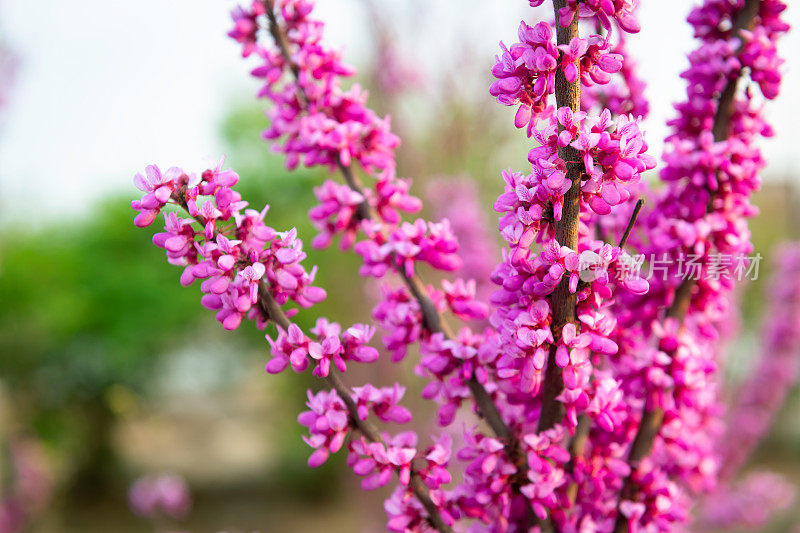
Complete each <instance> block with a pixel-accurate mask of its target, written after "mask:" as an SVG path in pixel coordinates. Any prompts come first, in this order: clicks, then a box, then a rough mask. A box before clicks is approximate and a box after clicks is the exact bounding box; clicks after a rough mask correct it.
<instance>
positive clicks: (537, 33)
mask: <svg viewBox="0 0 800 533" xmlns="http://www.w3.org/2000/svg"><path fill="white" fill-rule="evenodd" d="M552 33H553V31H552V28H551V26H550V25H549V24H548V23H546V22H539V23H538V24H536V25H535V26H529V25H527V24H526V23H525V22H520V26H519V31H518V36H519V39H520V42H518V43H515V44H513V45H511V47H510V48H507V47H506V46H505V45H504V44H502V43H501V46H502V48H503V53H502V54H501V55H499V56H497V62H496V63H495V65H494V67H493V68H492V75H493V76H494V77H495V78H497V81H495V82H494V83H492V85H491V87H490V88H489V93H490V94H491V95H492V96H494V97H496V98H497V101H498V102H500V103H501V104H503V105H507V106H513V105H518V104H519V107H518V108H517V113H516V115H515V117H514V125H515V126H516V127H518V128H523V127H527V129H528V135H529V136H530V134H531V128H533V126H534V124H535V122H536V120H537V117H538V116H539V115H540V114H542V112H544V111H545V109H546V108H547V105H548V103H547V102H548V96H550V95H552V94H553V93H554V92H555V75H556V71H557V70H559V68H560V69H561V70H562V71H563V72H564V76H565V78H566V79H567V81H568V82H570V83H574V82H575V81H576V80H577V79H578V77H580V78H581V80H582V81H583V83H585V84H587V85H591V84H593V83H600V84H604V83H608V81H609V80H610V79H611V74H614V73H615V72H618V71H619V70H620V69H621V68H622V61H621V56H620V55H619V54H615V53H612V52H610V42H609V41H608V40H607V39H605V38H603V37H602V36H600V35H593V36H591V37H590V38H589V39H580V38H578V37H575V38H573V39H572V41H570V43H569V44H568V45H560V46H558V47H557V46H556V45H555V44H554V43H553V38H552ZM559 52H561V66H560V67H559Z"/></svg>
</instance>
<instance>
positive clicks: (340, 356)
mask: <svg viewBox="0 0 800 533" xmlns="http://www.w3.org/2000/svg"><path fill="white" fill-rule="evenodd" d="M311 333H312V334H313V335H315V338H314V339H312V338H310V337H308V336H306V335H305V334H304V333H303V332H302V331H301V330H300V328H299V327H297V326H296V325H295V324H292V325H291V326H289V328H288V330H284V329H283V328H282V327H280V326H278V334H277V336H276V338H275V339H274V340H273V339H272V338H270V337H269V336H267V340H268V341H269V343H270V345H271V346H272V356H273V359H272V360H271V361H270V362H269V363H267V366H266V370H267V372H269V373H270V374H279V373H280V372H283V370H284V369H285V368H286V367H287V366H289V365H291V366H292V370H294V371H295V372H304V371H305V370H306V369H307V368H308V365H309V362H310V361H313V362H315V364H316V366H315V367H314V375H316V376H320V377H326V376H327V375H328V374H329V373H330V371H331V364H333V366H334V367H336V368H337V369H338V370H339V371H340V372H346V371H347V365H346V363H345V361H358V362H361V363H371V362H373V361H376V360H377V359H378V351H377V350H376V349H375V348H373V347H371V346H367V343H368V342H369V341H370V340H371V339H372V336H373V335H374V334H375V328H372V327H370V326H367V325H364V324H356V325H354V326H351V327H350V328H348V329H347V330H346V331H345V332H344V333H342V328H341V326H339V324H336V323H331V322H328V321H327V320H326V319H324V318H320V319H319V320H317V324H316V326H315V327H314V328H312V329H311Z"/></svg>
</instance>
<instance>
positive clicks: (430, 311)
mask: <svg viewBox="0 0 800 533" xmlns="http://www.w3.org/2000/svg"><path fill="white" fill-rule="evenodd" d="M264 1H265V4H266V7H267V17H268V19H269V23H270V25H269V26H270V27H269V30H270V34H271V35H272V37H273V39H274V40H275V44H276V45H277V47H278V48H279V49H280V53H281V55H282V56H283V58H284V59H285V60H286V62H287V63H288V64H289V65H290V67H291V70H292V72H293V73H294V75H295V78H297V77H298V75H299V68H298V67H297V65H296V64H295V63H294V61H293V60H292V57H291V53H290V52H289V43H288V41H287V39H286V36H285V34H284V32H283V30H282V29H281V27H280V24H279V23H278V20H277V18H276V16H275V12H274V2H273V0H264ZM297 93H298V94H299V95H300V96H299V97H300V99H301V100H302V101H303V102H304V103H305V105H308V99H307V97H306V95H305V93H304V91H303V90H302V88H301V87H298V90H297ZM338 168H339V171H340V172H341V173H342V176H343V177H344V180H345V183H347V185H348V186H349V187H350V188H351V189H352V190H353V191H355V192H357V193H358V194H360V195H361V196H362V197H363V198H364V200H363V202H362V203H361V204H360V205H359V208H358V209H359V216H361V218H362V219H364V220H366V219H372V220H376V219H377V218H378V217H377V215H376V213H375V211H374V209H373V208H372V206H371V205H369V202H368V201H367V199H366V195H365V194H364V186H363V185H362V183H361V180H360V179H359V178H358V176H357V175H356V174H355V173H354V172H353V170H352V168H351V167H349V166H346V165H344V164H342V163H341V161H340V162H338ZM393 264H394V263H393ZM395 270H396V271H397V272H398V273H399V274H400V277H401V278H402V279H403V282H404V283H405V284H406V286H407V287H408V290H409V291H410V292H411V294H412V296H414V298H415V299H416V300H417V302H418V303H419V306H420V309H421V311H422V315H423V321H424V325H425V328H426V329H427V330H428V332H430V333H442V334H444V336H445V337H446V338H448V339H452V338H453V337H454V335H453V331H452V330H451V329H450V327H449V326H448V325H447V323H446V322H445V321H444V320H443V318H442V316H441V314H440V313H439V311H438V310H437V309H436V306H435V305H434V304H433V301H432V300H431V299H430V297H429V296H428V291H427V289H426V288H425V284H424V283H423V282H422V280H421V279H420V278H419V276H417V275H413V276H408V275H406V274H405V272H404V271H403V269H402V268H401V269H395ZM467 384H468V386H469V389H470V391H471V392H472V394H473V396H474V397H475V403H476V405H477V406H478V410H479V412H480V414H481V416H483V418H484V419H485V420H486V422H487V424H489V426H490V427H491V428H492V431H494V433H495V434H496V435H498V436H499V437H502V438H506V439H510V438H512V433H511V430H510V429H509V427H508V425H506V423H505V422H504V421H503V418H502V416H501V415H500V411H499V410H498V409H497V406H496V405H495V404H494V401H493V400H492V397H491V395H490V394H489V393H488V391H486V388H485V387H484V386H483V385H482V384H481V383H480V382H478V381H477V380H476V379H475V378H474V377H473V378H470V380H469V381H468V383H467ZM510 444H512V443H510Z"/></svg>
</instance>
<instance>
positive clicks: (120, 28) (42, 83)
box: [0, 0, 800, 218]
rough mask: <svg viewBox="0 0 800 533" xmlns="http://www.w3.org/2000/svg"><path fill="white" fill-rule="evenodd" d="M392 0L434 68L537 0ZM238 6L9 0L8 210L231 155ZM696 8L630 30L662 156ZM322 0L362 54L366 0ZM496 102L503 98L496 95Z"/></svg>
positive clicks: (799, 81) (645, 9) (78, 205)
mask: <svg viewBox="0 0 800 533" xmlns="http://www.w3.org/2000/svg"><path fill="white" fill-rule="evenodd" d="M377 1H378V3H379V5H381V4H380V2H381V1H383V0H377ZM385 2H386V4H388V5H390V6H391V7H393V8H395V9H394V10H395V11H397V12H402V11H403V9H406V10H407V9H409V8H408V6H409V5H411V6H417V12H421V13H425V16H424V18H421V19H419V20H416V21H414V22H413V23H412V25H410V26H408V27H411V28H414V30H415V35H414V36H413V38H410V39H408V40H407V42H401V43H400V46H401V47H408V50H409V52H410V53H413V54H417V55H418V56H419V57H422V58H423V59H424V61H425V63H426V65H428V66H433V67H435V65H436V64H437V62H445V61H447V60H448V43H452V42H456V41H457V40H459V39H460V40H463V39H464V35H467V36H469V40H470V41H471V43H472V45H473V46H474V49H475V50H476V51H477V52H478V53H483V54H485V55H486V58H487V59H486V60H487V61H488V60H489V59H488V58H491V57H492V56H493V55H494V54H495V52H496V50H497V42H498V41H499V40H500V39H504V40H506V42H510V41H512V40H513V39H514V36H515V34H516V27H517V24H518V21H519V19H520V15H521V14H523V13H526V12H527V13H529V14H530V8H527V7H526V6H527V2H525V1H524V0H459V2H453V0H385ZM234 4H235V3H234V2H233V1H231V0H168V1H165V0H137V1H136V2H131V1H130V0H70V1H69V2H64V1H55V0H3V1H2V3H0V35H1V36H2V37H3V39H4V40H5V41H6V42H7V43H9V44H10V45H12V46H13V47H14V48H15V49H16V51H17V52H18V54H19V55H20V60H21V69H20V71H19V73H18V79H17V81H16V88H15V90H14V92H13V94H12V101H11V105H10V107H9V108H8V109H6V110H4V111H3V113H4V115H5V116H4V117H3V120H2V126H1V127H2V129H1V130H0V190H2V193H0V218H6V217H8V216H10V215H12V214H21V213H26V212H29V209H30V207H31V205H33V204H32V202H35V205H36V206H37V208H39V209H37V211H38V212H39V213H49V214H51V215H54V214H58V215H63V214H79V213H81V212H85V211H87V210H88V209H91V201H92V200H93V199H95V198H97V197H98V196H99V195H102V194H104V193H108V192H111V191H119V190H123V191H124V190H126V189H129V190H130V191H131V194H132V195H133V189H132V185H131V176H132V175H133V174H134V173H135V172H136V171H138V170H139V169H141V168H142V167H144V165H146V164H149V163H151V162H155V163H158V164H160V165H165V166H170V165H173V164H178V165H183V166H186V167H187V168H199V167H200V165H202V164H203V162H204V161H205V160H206V158H208V157H211V158H217V157H218V156H219V155H221V154H222V152H223V150H224V146H223V144H222V142H221V140H220V138H219V136H218V129H219V124H220V121H221V119H222V118H223V117H224V115H225V113H226V112H227V111H228V110H230V108H231V106H232V105H233V104H234V102H235V101H236V99H240V98H250V97H251V95H252V93H253V92H254V91H255V88H256V84H255V83H254V82H253V81H252V80H250V79H249V76H248V72H249V69H250V67H252V63H250V62H244V61H243V60H241V58H240V57H239V53H238V47H237V46H236V45H235V43H233V42H232V41H230V39H228V38H227V37H226V35H225V33H226V32H227V31H228V29H229V28H230V18H229V16H228V13H229V11H230V9H231V8H232V7H233V5H234ZM453 5H459V7H460V9H458V10H454V9H453ZM691 5H692V1H691V0H674V1H669V2H667V1H664V0H643V1H642V8H641V11H640V17H641V20H642V28H643V31H642V33H641V34H640V35H639V36H636V37H634V38H633V40H632V41H631V48H632V49H633V51H634V53H635V55H636V56H637V57H638V59H639V66H640V70H641V74H642V76H643V77H644V78H645V79H646V80H647V82H648V96H649V97H650V100H651V105H652V110H653V111H652V116H651V120H650V121H649V124H648V140H649V141H650V143H651V146H653V148H654V149H656V150H657V153H660V148H661V139H663V137H664V134H665V133H666V129H665V127H664V121H665V120H666V119H667V118H670V117H671V116H672V111H671V103H672V102H673V101H675V100H676V99H678V98H680V97H681V96H682V94H683V83H682V80H681V79H680V78H678V73H679V72H680V71H681V70H682V69H683V68H684V66H685V64H686V60H685V54H686V52H687V51H688V50H689V49H690V48H691V46H692V41H691V39H690V34H689V29H688V26H687V25H686V24H685V16H686V14H687V12H688V10H689V8H690V6H691ZM318 6H319V7H318V9H319V13H320V15H321V17H322V18H323V19H325V20H327V21H329V22H331V24H330V25H329V28H328V36H329V38H330V40H331V41H332V42H333V43H335V44H337V45H344V46H345V48H346V57H347V58H348V59H350V60H351V61H353V62H355V63H359V61H360V60H361V59H363V57H364V55H365V54H364V50H363V48H364V45H365V43H366V40H365V38H364V37H363V35H362V36H359V35H360V32H359V29H360V27H361V26H362V25H363V24H364V22H365V19H364V15H363V13H362V12H361V11H360V9H359V8H360V0H318ZM398 6H406V7H405V8H404V7H398ZM419 6H424V7H423V8H422V9H420V7H419ZM532 18H533V17H529V19H532ZM788 19H789V21H790V22H791V23H793V25H794V26H798V27H800V7H798V6H797V5H795V6H794V7H793V8H790V10H789V13H788ZM529 21H530V20H529ZM781 46H782V52H783V55H784V56H785V57H788V61H787V64H786V68H785V71H786V78H785V83H784V87H783V93H782V95H781V97H780V98H779V100H778V101H776V102H774V103H770V104H768V116H769V118H770V120H771V122H772V123H773V124H774V125H775V128H776V131H777V136H776V138H775V139H774V140H771V141H769V142H767V143H766V144H765V146H764V150H765V153H766V155H767V157H768V160H769V161H770V168H769V170H768V172H767V174H772V175H778V174H786V173H788V172H789V171H790V170H791V169H795V168H797V167H798V165H799V164H800V150H799V149H797V148H796V146H795V145H796V143H797V141H798V136H797V134H796V133H795V130H796V128H797V125H798V124H800V105H798V103H797V102H796V98H797V94H798V93H799V92H800V56H798V55H797V54H796V53H795V54H791V52H797V51H800V33H794V34H790V35H789V36H787V37H786V38H785V39H784V40H783V41H782V43H781ZM486 105H496V104H493V103H492V99H491V98H490V97H489V95H488V93H487V95H486Z"/></svg>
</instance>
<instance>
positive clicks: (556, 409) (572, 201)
mask: <svg viewBox="0 0 800 533" xmlns="http://www.w3.org/2000/svg"><path fill="white" fill-rule="evenodd" d="M566 5H567V3H566V0H553V8H554V9H555V12H556V19H558V11H559V9H561V8H564V7H566ZM556 37H557V41H558V44H569V42H570V41H571V40H572V38H573V37H578V17H574V18H573V20H572V23H571V24H570V25H569V26H567V27H566V28H565V27H563V26H561V25H560V24H556ZM561 56H562V61H563V52H562V53H561ZM576 66H577V59H576ZM555 91H556V105H557V107H559V108H561V107H569V108H571V109H572V110H573V111H575V112H578V111H580V110H581V84H580V79H578V80H576V81H575V82H574V83H569V82H568V81H567V78H566V77H565V76H564V71H563V69H558V71H557V72H556V87H555ZM559 129H563V126H561V125H559ZM558 157H559V158H561V159H562V160H563V161H579V160H580V154H579V153H578V150H577V149H576V148H574V147H572V146H570V145H567V146H565V147H562V148H559V149H558ZM581 174H582V172H581V168H580V166H579V165H567V174H566V178H567V179H568V180H570V181H571V182H572V186H571V187H570V188H569V190H568V191H567V192H566V193H565V194H564V206H563V209H562V214H561V220H559V221H556V222H555V224H554V226H555V238H556V241H558V244H560V245H561V246H567V247H569V248H571V249H572V250H577V249H578V225H579V218H580V214H581ZM576 305H577V294H575V293H572V292H570V290H569V278H567V277H564V278H563V279H562V280H561V282H560V283H559V284H558V286H557V287H556V289H555V291H553V294H552V295H551V298H550V308H551V311H552V313H553V327H552V329H553V334H554V336H558V335H559V333H560V331H561V328H562V327H564V325H565V324H567V323H570V322H572V323H574V322H575V307H576ZM556 344H557V343H555V342H554V343H553V345H552V347H551V348H550V354H549V357H548V358H547V369H546V371H545V378H544V385H543V387H542V408H541V412H540V415H539V425H538V431H540V432H541V431H544V430H547V429H550V428H551V427H553V426H554V425H555V424H556V423H558V422H559V421H560V420H561V419H562V418H563V417H564V406H563V404H562V403H561V402H559V401H557V400H556V397H557V396H558V395H559V394H561V391H562V390H563V389H564V379H563V378H562V376H561V368H559V367H558V365H557V364H556Z"/></svg>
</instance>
